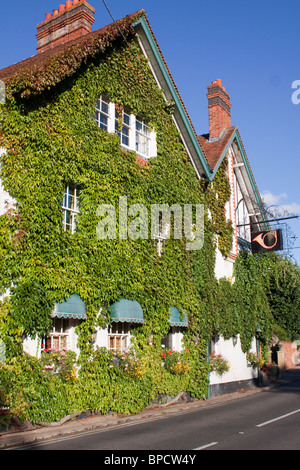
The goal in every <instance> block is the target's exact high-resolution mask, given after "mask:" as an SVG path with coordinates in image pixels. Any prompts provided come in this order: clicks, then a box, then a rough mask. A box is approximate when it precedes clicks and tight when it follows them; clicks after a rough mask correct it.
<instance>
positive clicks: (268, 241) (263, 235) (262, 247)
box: [251, 229, 283, 253]
mask: <svg viewBox="0 0 300 470" xmlns="http://www.w3.org/2000/svg"><path fill="white" fill-rule="evenodd" d="M251 249H252V253H261V252H266V251H278V250H282V249H283V242H282V230H281V229H276V230H268V231H265V232H255V231H251Z"/></svg>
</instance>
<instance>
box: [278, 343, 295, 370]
mask: <svg viewBox="0 0 300 470" xmlns="http://www.w3.org/2000/svg"><path fill="white" fill-rule="evenodd" d="M281 345H282V346H281V351H283V358H284V368H285V369H292V368H293V367H295V366H296V365H297V364H298V355H297V345H296V343H292V342H291V341H281Z"/></svg>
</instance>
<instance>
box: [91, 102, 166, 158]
mask: <svg viewBox="0 0 300 470" xmlns="http://www.w3.org/2000/svg"><path fill="white" fill-rule="evenodd" d="M103 103H104V106H102V104H103ZM102 108H103V109H104V108H106V109H105V110H103V109H102ZM101 115H102V116H104V119H106V122H105V124H103V123H102V121H101V119H100V116H101ZM125 116H126V117H127V116H128V117H129V123H128V122H126V120H125V119H124V118H125ZM96 122H97V125H98V127H100V128H101V129H103V130H105V131H107V132H110V133H117V134H118V135H119V137H120V142H121V147H122V148H124V149H125V150H131V151H134V152H136V154H137V155H138V156H140V157H142V158H144V159H146V160H147V159H149V158H152V157H156V156H157V144H156V132H155V130H154V129H151V128H150V127H149V126H148V124H147V122H146V121H145V120H143V119H141V118H138V117H136V116H135V115H134V114H132V113H130V111H128V110H126V109H125V110H122V126H121V125H120V123H119V116H118V112H117V110H116V106H115V104H114V103H112V102H111V101H110V100H109V99H108V98H106V97H105V96H104V95H101V96H100V98H99V99H98V100H97V104H96ZM137 123H141V124H142V130H141V129H139V128H138V127H139V125H137ZM120 127H122V128H121V129H120ZM123 129H127V130H128V135H127V134H126V136H125V133H124V134H123V133H122V131H123ZM146 129H147V132H146ZM123 137H124V139H123ZM127 138H128V145H127V144H126V143H125V142H124V140H125V139H127ZM138 138H139V139H146V140H147V151H146V153H145V152H144V151H141V149H140V148H138Z"/></svg>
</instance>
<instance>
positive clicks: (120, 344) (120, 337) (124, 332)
mask: <svg viewBox="0 0 300 470" xmlns="http://www.w3.org/2000/svg"><path fill="white" fill-rule="evenodd" d="M129 333H130V328H129V324H128V323H121V322H118V323H113V324H112V325H111V327H110V328H109V332H108V349H110V350H112V351H117V350H121V349H128V347H129Z"/></svg>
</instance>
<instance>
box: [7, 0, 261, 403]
mask: <svg viewBox="0 0 300 470" xmlns="http://www.w3.org/2000/svg"><path fill="white" fill-rule="evenodd" d="M94 12H95V10H94V8H93V7H92V6H90V5H89V4H88V3H87V2H86V1H85V0H73V1H67V2H66V5H61V6H60V7H59V10H54V11H53V14H47V15H46V19H45V21H43V22H42V23H40V24H39V25H38V32H37V39H38V53H37V55H35V56H33V57H31V58H29V59H27V60H24V61H22V62H20V63H18V64H15V65H12V66H11V67H8V68H5V69H3V70H1V71H0V80H1V81H3V82H4V83H5V87H6V104H5V105H4V106H0V120H1V131H0V147H1V152H0V159H1V190H0V214H1V215H0V250H1V257H0V263H1V266H0V290H1V292H2V294H3V295H2V302H1V311H0V317H1V320H2V326H1V330H0V335H2V338H3V340H4V341H5V344H6V350H7V354H8V355H10V354H11V355H13V354H15V351H16V349H17V347H18V345H19V343H20V342H22V345H23V348H24V350H25V351H26V352H28V353H30V354H32V355H39V354H40V350H41V349H42V348H55V349H62V348H70V349H72V350H74V351H76V353H77V355H79V354H81V355H82V356H84V355H88V354H91V351H93V350H95V349H96V348H97V347H99V348H103V347H104V348H107V349H109V350H111V351H117V350H119V349H120V348H125V349H128V348H130V347H131V346H134V347H135V348H136V349H137V350H138V351H139V353H140V354H141V355H143V354H144V357H145V358H146V360H148V361H150V362H151V360H152V359H151V358H150V356H151V354H152V356H153V357H154V356H155V354H156V353H157V354H160V351H161V345H163V346H165V347H166V348H167V349H169V350H172V349H174V350H177V351H182V352H183V354H185V360H186V361H187V362H188V364H189V367H188V370H189V371H188V373H187V376H186V377H185V379H184V380H185V382H184V387H185V388H186V389H187V390H188V391H189V392H190V393H191V394H193V395H194V396H198V397H199V396H203V395H204V394H206V393H207V386H208V374H207V372H208V367H207V356H208V354H207V351H211V352H213V351H214V352H216V353H220V354H222V355H224V357H226V358H227V359H228V360H229V362H230V370H229V371H227V372H226V373H224V374H223V375H222V376H220V375H217V374H216V373H215V372H212V373H211V375H210V384H211V385H215V388H216V389H218V390H219V391H222V387H221V384H222V383H223V384H225V385H224V390H225V389H229V388H228V387H229V384H231V386H232V387H237V386H245V384H248V383H251V381H252V379H253V378H254V377H255V372H254V371H253V370H252V369H251V368H249V367H248V364H247V360H246V351H247V350H250V349H251V348H252V350H253V348H255V347H256V343H255V331H256V325H257V324H258V323H257V322H256V320H257V318H256V317H255V314H254V317H253V318H252V319H251V322H250V323H249V324H248V326H245V323H247V322H243V320H242V319H241V318H240V317H239V315H240V312H241V311H242V310H243V306H242V305H240V306H238V305H236V304H235V305H234V306H233V305H232V299H231V297H230V295H229V296H226V295H223V294H224V292H225V290H226V289H227V288H228V289H229V290H230V289H231V286H232V285H233V283H234V279H235V272H234V263H235V261H236V259H237V257H238V254H239V251H240V250H241V249H245V247H246V248H247V246H248V245H249V243H250V233H249V225H247V224H249V221H250V217H251V221H252V222H255V223H257V225H258V226H259V227H261V228H264V227H265V223H266V217H265V214H264V210H263V206H262V203H261V199H260V195H259V191H258V189H257V186H256V184H255V180H254V177H253V174H252V171H251V168H250V165H249V161H248V159H247V156H246V152H245V149H244V146H243V143H242V140H241V137H240V134H239V131H238V128H237V127H236V126H232V124H231V114H230V108H231V103H230V96H229V95H228V93H227V92H226V90H225V88H224V87H223V86H222V82H221V80H219V79H218V80H215V81H214V82H213V83H212V84H210V85H209V86H208V94H207V96H208V114H209V132H208V133H207V134H203V135H201V136H199V135H197V133H196V131H195V128H194V126H193V123H192V122H191V119H190V117H189V115H188V111H187V109H186V107H185V105H184V103H183V100H182V98H181V96H180V93H179V91H178V89H177V87H176V84H175V83H174V80H173V78H172V75H171V72H170V70H169V68H168V66H167V64H166V61H165V59H164V57H163V54H162V52H161V50H160V47H159V45H158V43H157V40H156V38H155V36H154V34H153V31H152V29H151V26H150V24H149V21H148V19H147V16H146V14H145V12H144V11H143V10H140V11H139V12H137V13H134V14H131V15H128V16H127V17H126V18H124V19H122V20H119V21H117V22H116V23H114V22H113V23H112V24H111V25H108V26H105V27H104V28H102V29H100V30H97V31H92V24H93V21H94ZM174 205H176V207H175V209H178V206H179V208H181V210H182V213H181V215H182V219H181V221H183V215H185V212H184V209H186V210H187V208H192V209H193V210H194V209H195V208H196V207H199V208H202V212H201V211H200V209H199V211H200V212H199V214H200V213H201V217H202V219H201V220H204V231H203V232H201V230H200V229H199V233H200V238H201V236H202V238H203V239H202V243H201V248H200V245H199V248H197V249H196V248H195V247H192V248H190V249H187V243H193V241H194V240H195V238H194V237H195V233H196V235H197V233H198V232H197V230H198V224H199V220H200V219H197V213H195V210H194V212H193V213H192V215H191V219H190V228H191V230H192V232H193V231H194V235H193V234H192V232H191V233H189V231H188V230H182V231H181V232H180V234H181V236H180V237H179V236H177V237H175V236H174V234H175V217H174V218H173V212H174ZM153 206H155V207H156V208H157V207H158V206H159V207H161V208H162V206H163V207H164V208H166V207H167V208H172V210H171V211H170V212H169V213H168V214H169V216H170V217H169V219H166V220H167V223H165V219H164V218H163V216H162V215H160V216H159V217H158V226H157V227H158V231H156V232H155V231H154V232H153V231H152V230H151V229H152V225H151V222H152V221H150V214H152V210H153ZM143 211H144V212H143ZM109 214H110V215H111V218H109V217H108V215H109ZM142 214H144V215H145V217H141V215H142ZM170 214H171V215H170ZM199 214H198V215H199ZM125 215H126V224H125V225H124V224H123V220H124V216H125ZM147 215H148V216H149V218H147V217H146V216H147ZM145 220H146V221H147V222H148V225H147V226H146V227H143V226H142V225H143V223H144V222H145ZM103 221H105V224H106V225H105V224H104V222H103ZM157 227H156V228H157ZM185 229H186V227H185ZM150 232H151V233H150ZM190 235H191V236H190ZM260 323H261V324H263V321H262V320H261V321H260ZM246 330H247V331H246ZM157 357H158V356H157ZM153 360H154V359H153ZM158 363H161V357H159V360H158Z"/></svg>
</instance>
